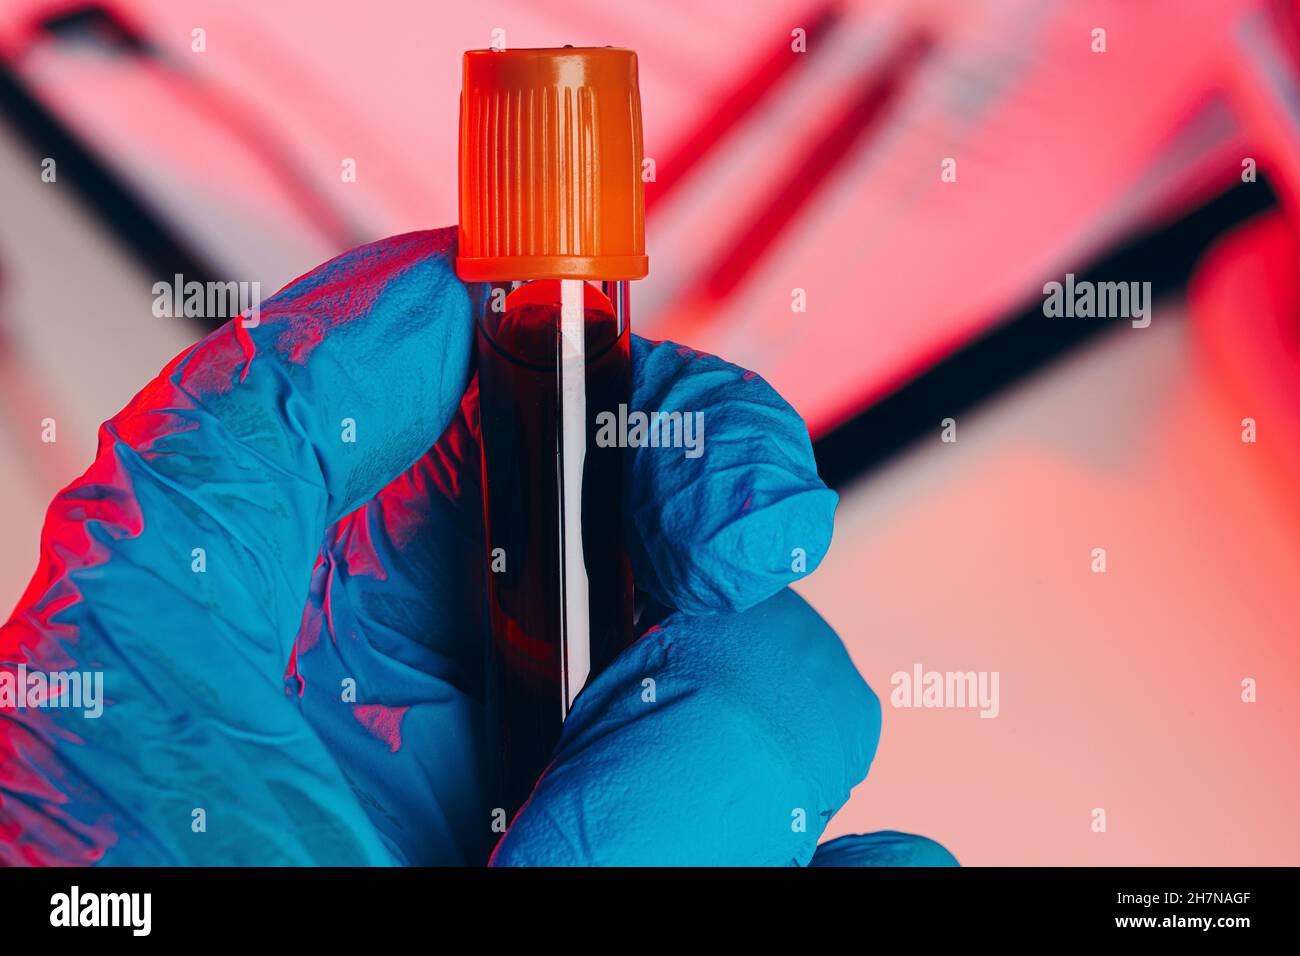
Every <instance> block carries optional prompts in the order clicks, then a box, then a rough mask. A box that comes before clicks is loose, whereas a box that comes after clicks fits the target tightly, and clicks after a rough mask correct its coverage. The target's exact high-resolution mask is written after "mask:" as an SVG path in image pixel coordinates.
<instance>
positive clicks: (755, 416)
mask: <svg viewBox="0 0 1300 956" xmlns="http://www.w3.org/2000/svg"><path fill="white" fill-rule="evenodd" d="M632 350H633V394H632V399H631V403H630V404H631V409H632V410H633V411H634V412H642V413H645V414H647V415H648V414H649V413H651V412H656V411H659V412H678V413H679V414H680V413H683V412H684V413H685V414H686V415H690V416H693V418H692V421H691V423H690V427H689V429H688V430H684V431H681V432H679V433H678V435H679V436H680V437H683V438H687V437H689V438H690V439H691V440H692V442H693V444H692V445H685V444H683V446H682V447H674V446H672V445H671V444H670V445H669V446H668V447H660V446H659V445H658V444H656V445H655V446H653V447H651V446H648V445H646V444H641V445H634V446H633V447H631V448H629V449H628V452H627V454H628V463H629V464H628V469H627V479H628V480H627V490H626V493H625V496H624V503H625V515H626V517H627V520H628V525H629V529H630V530H629V534H628V536H627V537H628V540H629V542H630V550H631V553H632V554H633V558H634V565H635V567H636V575H637V583H638V585H639V586H640V587H641V588H642V589H643V590H647V591H649V592H650V593H651V594H653V595H654V597H655V598H657V599H658V601H659V602H660V603H661V604H665V605H670V606H671V605H676V606H678V607H684V608H687V609H690V610H692V611H697V612H703V611H707V612H714V611H718V610H726V609H728V608H744V607H749V606H750V605H752V604H755V603H757V602H759V601H761V600H763V599H764V598H767V597H769V596H770V595H771V594H772V593H773V592H774V591H776V590H779V589H780V588H781V587H783V586H784V584H785V583H786V582H788V581H790V580H792V579H793V578H795V577H798V576H800V574H802V573H804V572H806V571H810V570H812V569H813V568H815V567H816V565H817V563H818V561H819V560H820V559H821V556H822V554H823V553H824V551H825V549H826V546H827V542H828V541H829V538H830V529H831V522H832V516H833V511H834V507H835V495H834V494H833V493H832V492H830V491H828V490H827V489H826V488H825V486H824V485H822V483H821V481H820V480H819V479H818V478H817V474H816V470H815V467H814V464H813V459H812V451H811V447H810V445H809V442H808V435H807V431H806V430H805V428H804V426H803V423H802V422H801V421H800V420H799V418H798V416H797V415H796V414H795V413H794V411H793V410H792V409H791V408H790V407H789V406H788V405H787V404H786V403H785V402H784V401H782V400H781V398H780V396H778V395H777V394H776V393H775V392H774V391H773V390H772V389H771V388H769V387H768V386H767V385H766V384H765V383H764V382H763V381H762V380H760V379H758V378H757V377H756V376H753V375H751V374H749V373H746V372H744V371H743V370H741V369H738V368H736V367H735V366H732V365H729V364H727V363H725V362H722V361H720V360H718V359H716V358H713V357H712V356H707V355H701V354H699V353H696V352H694V351H692V350H690V349H686V348H683V347H680V346H677V345H674V344H672V343H651V342H647V341H646V340H644V339H639V338H637V337H635V336H634V337H633V341H632ZM477 411H478V404H477V388H476V386H475V384H474V383H471V386H470V388H469V390H468V391H467V393H466V396H465V400H464V401H463V403H462V412H461V414H459V415H458V416H457V417H456V418H455V419H454V420H453V423H452V425H451V426H449V427H448V429H447V430H446V431H445V432H444V433H443V435H442V436H441V437H440V438H439V440H438V443H437V445H435V447H434V448H433V449H432V450H431V451H430V452H429V454H428V455H426V456H424V457H423V458H422V459H421V460H420V461H419V462H417V463H416V464H415V465H414V466H413V467H412V468H411V469H410V470H409V471H408V472H406V473H405V474H404V475H403V476H402V477H401V478H400V479H398V480H397V481H395V482H393V483H392V484H390V485H389V486H388V487H386V488H385V489H384V490H383V491H382V492H380V494H379V495H377V496H376V497H375V498H374V499H372V500H371V501H370V502H368V503H367V504H366V505H365V506H364V507H362V508H360V509H358V510H357V511H355V512H352V513H351V514H349V515H348V517H347V518H346V519H345V520H344V521H342V522H340V523H339V524H338V525H337V526H336V527H335V528H334V529H332V531H331V535H330V539H329V540H328V541H327V542H326V545H325V547H324V549H323V550H322V553H321V559H320V561H319V563H318V564H317V567H316V570H315V573H314V575H313V581H312V589H311V597H310V599H309V602H308V613H307V614H306V616H305V617H304V620H303V626H302V630H301V632H300V634H299V639H298V644H297V648H298V650H297V656H296V659H295V673H294V677H295V678H296V680H295V681H292V682H291V683H292V684H293V685H294V688H295V690H296V697H297V699H298V701H299V703H300V706H301V707H302V708H303V712H304V714H306V715H307V717H308V719H309V720H310V721H311V723H312V725H313V727H314V728H315V729H316V731H317V733H318V734H319V736H320V737H321V739H322V740H323V741H324V742H325V744H326V746H327V747H329V749H330V751H331V753H332V754H333V755H334V757H335V759H336V760H337V761H338V762H339V764H340V766H341V767H343V769H344V771H345V772H346V773H347V774H348V777H349V779H350V780H351V782H352V786H353V788H354V789H356V790H357V791H358V792H360V793H363V794H364V796H363V801H362V802H363V805H364V806H365V807H366V809H367V812H368V813H369V815H370V817H371V821H372V822H373V824H374V826H375V827H376V829H377V830H378V831H379V832H380V833H381V834H382V835H383V837H384V839H385V841H386V843H387V845H388V846H389V848H390V850H391V851H392V852H393V853H394V855H395V856H396V858H398V859H400V860H403V861H407V862H411V863H418V864H453V863H469V862H478V861H480V860H482V859H484V858H485V856H486V853H487V851H488V850H489V849H490V848H491V844H492V842H495V840H496V839H497V837H498V836H499V833H498V832H496V831H494V830H492V828H491V825H490V824H491V816H490V814H489V813H488V812H487V809H486V806H485V800H486V797H485V794H484V786H483V779H484V768H483V766H482V753H483V749H484V746H485V745H486V744H487V742H485V741H483V740H482V739H481V736H480V735H481V734H482V732H483V720H482V699H483V697H482V693H483V691H482V688H483V673H482V665H483V649H482V648H483V645H482V618H481V611H482V599H483V597H482V596H483V589H484V577H485V574H486V555H485V553H484V550H483V539H482V498H481V489H480V488H479V457H478V456H479V443H478V415H477ZM610 411H617V410H610ZM695 416H698V420H699V421H702V422H704V423H705V424H706V430H705V431H704V432H700V431H698V430H696V428H695V427H694V420H695V419H694V417H695ZM618 417H621V418H626V417H627V416H618ZM681 420H682V419H680V418H679V419H678V421H679V422H680V421H681ZM643 437H644V436H643ZM700 439H703V444H700ZM692 449H694V450H695V451H699V452H702V453H701V454H699V455H696V456H694V457H692V455H693V452H692ZM347 681H351V682H352V684H351V685H350V686H352V687H353V688H354V691H355V692H354V694H352V695H351V696H349V697H347V698H344V697H342V696H341V695H340V693H339V688H340V685H341V684H343V683H344V682H347ZM412 741H416V742H417V743H415V744H412Z"/></svg>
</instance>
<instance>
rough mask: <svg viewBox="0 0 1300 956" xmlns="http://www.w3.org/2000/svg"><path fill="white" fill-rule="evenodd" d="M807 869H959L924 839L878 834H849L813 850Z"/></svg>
mask: <svg viewBox="0 0 1300 956" xmlns="http://www.w3.org/2000/svg"><path fill="white" fill-rule="evenodd" d="M808 865H809V866H828V867H830V866H959V865H960V864H958V862H957V858H956V857H954V856H953V855H952V854H951V853H949V852H948V851H947V850H946V849H944V847H943V846H942V845H941V844H939V843H936V842H935V841H934V840H931V839H929V838H928V837H923V836H917V835H916V834H915V833H899V832H898V831H896V830H881V831H879V832H877V833H862V834H850V835H848V836H842V837H839V838H837V839H834V840H831V841H829V842H827V843H823V844H822V845H821V846H819V847H817V852H816V853H814V854H813V858H812V861H811V862H810V863H809V864H808Z"/></svg>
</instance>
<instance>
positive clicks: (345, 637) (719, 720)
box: [0, 230, 951, 865]
mask: <svg viewBox="0 0 1300 956" xmlns="http://www.w3.org/2000/svg"><path fill="white" fill-rule="evenodd" d="M454 242H455V233H454V231H453V230H443V231H438V232H424V233H414V234H410V235H405V236H398V237H395V238H392V239H388V240H385V241H382V242H378V243H374V244H372V245H369V246H365V247H362V248H360V249H356V250H353V251H352V252H349V253H347V254H346V255H343V256H341V257H339V258H337V259H335V260H333V261H331V262H328V263H326V264H325V265H323V266H321V267H320V268H318V269H317V270H315V271H314V272H312V273H310V274H308V275H306V276H304V277H303V278H301V279H299V280H298V281H297V282H295V283H293V284H292V285H290V286H289V287H288V288H286V289H284V290H283V291H282V292H280V293H279V294H278V295H276V296H275V297H274V298H273V299H271V300H270V301H268V302H267V303H265V304H264V306H263V308H262V314H261V321H260V324H259V325H257V326H256V327H252V328H246V327H244V325H243V324H242V323H240V322H239V321H235V322H231V323H228V324H227V325H226V326H224V327H223V328H221V329H219V330H218V331H216V332H214V333H213V334H211V335H209V336H208V337H207V338H206V339H204V340H203V341H202V342H200V343H199V344H198V345H196V346H195V347H193V348H192V349H190V350H189V351H187V352H186V353H184V354H183V355H182V356H180V357H179V358H178V359H176V360H175V361H173V362H172V363H171V364H170V365H169V366H168V367H167V368H166V369H164V370H163V372H162V373H161V374H160V375H159V377H158V378H157V379H155V380H154V381H153V382H152V383H150V384H149V385H148V386H147V387H146V388H145V389H144V390H143V391H142V392H140V394H139V395H137V396H136V398H135V399H134V400H133V401H132V402H131V404H130V405H129V406H128V407H127V408H126V409H125V410H124V411H123V412H122V413H121V414H119V415H118V416H117V417H116V418H114V419H112V420H111V421H109V422H108V423H106V424H105V425H104V426H103V429H102V431H101V433H100V446H99V452H98V455H97V457H96V460H95V463H94V464H93V465H92V466H91V467H90V469H89V470H88V471H87V472H86V474H85V475H84V476H83V477H82V478H80V479H78V480H77V481H76V482H74V483H73V484H72V485H70V486H69V487H68V488H67V489H65V490H64V491H63V492H62V493H60V495H59V496H58V497H57V498H56V499H55V501H54V503H53V504H52V505H51V507H50V511H49V515H48V517H47V520H46V527H45V532H44V534H43V537H42V547H41V563H40V567H39V569H38V571H37V573H36V576H35V578H34V580H33V581H32V583H31V585H30V586H29V588H28V590H27V592H26V594H25V595H24V597H23V598H22V601H21V603H20V605H19V607H18V609H17V610H16V611H15V613H14V615H13V617H12V619H11V620H10V621H9V623H8V624H7V625H5V627H4V629H3V631H0V666H4V667H10V668H12V667H16V665H18V664H19V663H24V664H26V665H27V667H28V668H30V669H39V670H45V671H49V670H56V669H57V670H72V669H82V670H99V671H102V672H103V675H104V678H103V679H104V690H105V696H106V698H107V705H106V707H105V710H104V714H103V716H102V717H100V718H99V719H90V718H87V717H85V716H83V715H82V714H81V713H80V712H77V711H72V710H53V709H50V710H27V711H25V712H23V713H16V712H14V711H12V710H7V711H0V862H10V863H15V862H17V863H21V862H29V863H30V862H70V863H84V862H95V861H101V860H102V861H103V862H106V863H115V864H254V863H257V864H358V863H359V864H386V863H415V864H430V863H453V864H459V863H482V862H484V861H485V860H486V859H487V858H488V854H489V853H490V852H492V849H493V846H494V845H496V844H497V843H498V840H499V841H500V842H499V845H497V846H496V850H495V854H494V856H493V861H494V862H495V863H498V864H518V863H526V864H570V863H574V864H577V863H592V864H658V863H673V864H695V863H709V864H788V863H799V864H806V863H809V862H810V861H811V862H822V857H821V854H817V855H816V856H815V855H814V851H815V849H816V845H817V839H818V837H819V835H820V834H821V832H822V830H823V829H824V827H825V825H826V823H827V821H828V820H829V819H830V817H831V815H832V814H833V813H834V812H835V811H836V810H837V809H838V808H839V807H840V806H841V805H842V804H843V803H844V802H845V800H846V799H847V798H848V795H849V790H850V789H851V788H852V787H853V786H854V785H855V784H856V783H858V782H859V781H860V780H861V779H862V778H863V777H864V776H865V775H866V772H867V768H868V765H869V764H870V762H871V759H872V756H873V754H874V752H875V748H876V741H877V737H878V734H879V720H880V706H879V703H878V701H877V699H876V697H875V695H874V694H872V692H871V690H870V689H869V688H868V687H867V686H866V684H865V683H863V681H862V679H861V678H860V677H859V675H858V673H857V671H856V670H855V669H854V667H853V665H852V663H851V662H850V661H849V658H848V656H847V654H846V653H845V651H844V648H843V646H842V645H841V643H840V641H839V640H838V638H837V637H836V636H835V634H834V633H833V632H832V631H831V630H830V628H829V627H828V626H827V625H826V624H825V623H824V622H823V621H822V620H821V619H820V618H819V617H818V616H817V615H816V613H814V612H813V611H812V610H811V609H810V608H809V607H808V606H807V605H806V604H805V603H804V602H803V601H802V600H801V599H800V598H799V597H797V596H796V595H795V594H794V593H793V592H792V591H790V590H789V589H788V588H787V587H786V585H787V584H789V583H790V581H792V580H793V579H794V578H795V577H797V575H796V574H795V573H794V572H793V571H791V566H792V563H793V558H792V552H793V551H794V549H796V548H802V549H803V550H804V552H805V553H806V555H807V568H808V569H810V570H811V569H812V568H815V567H816V565H817V563H818V562H819V561H820V559H821V557H822V555H823V554H824V553H825V550H826V548H827V546H828V544H829V541H830V535H831V524H832V517H833V513H834V509H835V504H836V497H835V495H834V493H832V492H831V491H829V490H828V489H826V487H825V486H824V485H823V484H822V483H821V481H820V480H819V479H818V478H817V475H816V471H815V469H814V465H813V459H812V453H811V447H810V445H809V442H808V437H807V432H806V430H805V428H804V426H803V423H802V422H801V421H800V419H799V418H798V416H797V415H796V414H795V413H794V411H793V410H792V409H791V408H790V407H789V406H788V405H787V404H786V403H785V402H784V401H782V400H781V398H780V397H779V396H778V395H776V393H775V392H773V391H772V389H771V388H769V387H768V386H767V385H766V384H765V383H764V382H763V381H762V380H761V379H759V378H757V377H756V376H753V375H752V374H749V373H745V372H742V371H741V370H739V369H737V368H735V367H734V366H731V365H728V364H727V363H725V362H722V361H720V360H719V359H716V358H714V357H712V356H707V355H702V354H699V353H696V352H693V351H691V350H689V349H686V348H682V347H680V346H677V345H674V344H672V343H668V342H664V343H650V342H647V341H644V340H641V339H636V340H634V342H633V367H634V395H633V403H632V404H633V406H634V407H637V408H643V409H660V410H672V409H679V410H688V411H703V412H704V419H705V422H706V425H707V428H708V432H707V436H708V439H707V440H708V444H707V449H706V454H705V455H703V456H702V457H701V458H698V459H694V460H691V459H685V458H684V457H683V456H680V455H666V454H662V453H657V452H656V450H655V449H647V450H642V451H640V452H639V453H633V455H632V459H631V467H630V469H629V475H628V490H627V502H628V511H627V516H626V517H627V522H628V528H629V541H630V547H631V549H632V560H633V567H634V571H635V574H636V579H637V583H638V586H639V587H640V588H641V589H642V590H644V591H646V592H648V593H649V594H650V595H651V596H652V597H653V598H654V599H655V601H657V602H658V603H659V604H660V605H662V606H663V607H664V608H667V609H672V610H669V611H665V612H664V613H663V614H661V615H659V617H660V619H659V620H658V622H657V623H656V624H655V626H653V627H652V628H650V630H649V632H648V633H646V634H645V635H644V636H643V637H642V638H641V639H640V640H639V641H638V642H637V643H636V644H634V645H633V646H632V647H631V648H630V649H628V650H627V651H626V652H625V653H624V654H623V655H622V656H621V657H620V658H619V659H618V661H617V662H616V663H615V664H614V665H613V666H612V667H611V668H609V669H608V670H607V671H605V672H604V673H602V674H600V675H599V676H598V677H596V678H595V679H594V680H593V681H592V682H591V683H590V684H589V685H588V686H587V688H586V689H585V690H584V691H583V692H582V694H581V695H580V697H579V699H578V701H577V703H576V706H575V708H574V710H573V712H572V714H571V716H570V717H569V719H568V721H567V723H566V725H565V727H564V733H563V737H562V739H561V741H560V744H559V747H558V750H557V752H556V754H555V757H554V759H553V762H552V763H551V765H550V767H549V768H548V769H547V771H546V773H545V774H544V776H543V778H542V780H541V781H540V783H539V784H538V786H537V788H536V790H535V791H534V793H533V796H532V798H531V799H530V801H529V802H528V804H527V805H526V806H525V807H524V809H523V810H522V811H521V812H520V814H519V815H518V817H517V818H516V819H515V821H514V822H513V824H512V825H511V827H510V829H509V832H508V833H507V834H506V835H505V837H504V838H501V835H500V832H499V827H498V828H497V829H494V826H493V824H494V822H498V821H499V815H498V816H495V817H494V814H493V812H492V808H491V807H490V806H489V805H488V803H487V801H486V798H485V796H484V785H483V784H484V778H485V767H486V761H485V754H486V751H487V748H488V747H489V746H490V742H488V741H486V740H484V729H483V728H484V719H483V713H482V711H483V706H482V698H483V680H484V674H483V670H484V668H483V664H484V655H483V625H482V601H483V587H484V574H485V571H486V567H485V558H484V549H483V542H482V512H481V507H482V506H481V499H480V489H479V487H478V481H479V466H478V454H479V453H478V445H477V420H476V419H477V413H476V409H477V395H476V386H475V384H474V382H473V380H472V379H471V378H470V351H471V344H472V326H473V323H472V320H471V314H472V313H471V308H472V306H471V290H469V289H467V288H466V287H465V286H463V285H462V284H461V283H460V282H459V281H458V280H457V279H456V278H455V275H454V272H453V269H452V265H451V262H452V258H453V257H454V254H455V249H454ZM349 428H350V429H351V431H352V435H353V437H354V439H355V440H354V441H351V442H349V441H345V440H344V438H345V437H346V435H347V432H348V430H349ZM435 443H436V444H435ZM322 542H323V544H322ZM197 549H202V550H201V552H200V551H199V550H197ZM200 557H201V561H200ZM200 565H201V566H202V570H198V568H199V567H200ZM648 680H652V681H653V682H654V684H653V686H654V695H653V700H648V699H647V698H648V697H649V696H650V695H649V694H647V693H646V688H648V687H649V686H650V685H648V684H647V683H646V682H647V681H648ZM850 841H851V842H850V843H847V844H846V842H845V841H844V840H838V841H835V842H834V843H832V844H829V847H830V848H832V849H833V850H834V853H833V854H832V856H830V857H827V858H826V859H827V860H829V861H830V862H834V861H835V860H841V861H847V862H851V863H853V864H855V865H856V864H861V863H869V862H873V861H882V862H888V863H893V864H897V863H900V862H909V861H916V862H926V863H933V862H951V857H949V856H948V855H947V853H946V852H945V851H943V850H942V849H941V848H938V846H937V845H936V844H933V843H931V842H930V841H927V840H924V839H922V838H919V837H907V836H903V835H899V834H882V835H877V836H875V837H867V838H850ZM846 848H847V849H846Z"/></svg>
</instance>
